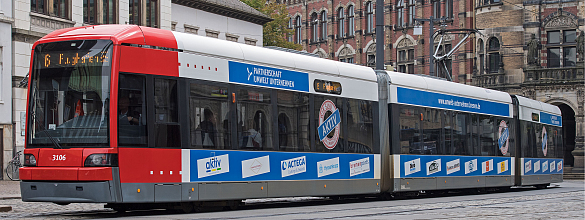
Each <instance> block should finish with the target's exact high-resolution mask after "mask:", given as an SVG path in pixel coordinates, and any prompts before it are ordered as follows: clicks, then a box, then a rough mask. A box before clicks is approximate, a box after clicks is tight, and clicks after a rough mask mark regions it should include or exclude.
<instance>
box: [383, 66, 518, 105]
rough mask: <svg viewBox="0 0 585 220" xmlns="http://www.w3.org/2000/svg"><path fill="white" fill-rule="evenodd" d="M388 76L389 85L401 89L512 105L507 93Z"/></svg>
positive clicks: (410, 76) (409, 76) (401, 75)
mask: <svg viewBox="0 0 585 220" xmlns="http://www.w3.org/2000/svg"><path fill="white" fill-rule="evenodd" d="M386 72H387V73H388V76H390V83H391V84H393V85H399V86H403V87H408V88H413V89H419V90H424V91H433V92H438V93H445V94H450V95H455V96H464V97H469V98H476V99H483V100H490V101H496V102H503V103H512V98H511V97H510V95H509V94H508V93H505V92H502V91H497V90H492V89H485V88H481V87H476V86H470V85H465V84H461V83H456V82H451V81H446V80H441V79H434V78H431V77H423V76H419V75H414V74H405V73H399V72H392V71H386Z"/></svg>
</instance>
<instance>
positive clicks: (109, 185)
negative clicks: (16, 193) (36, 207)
mask: <svg viewBox="0 0 585 220" xmlns="http://www.w3.org/2000/svg"><path fill="white" fill-rule="evenodd" d="M112 189H113V182H112V181H100V182H36V181H22V182H20V192H21V194H22V201H24V202H54V203H57V204H68V203H108V202H114V196H113V195H114V194H113V190H112Z"/></svg>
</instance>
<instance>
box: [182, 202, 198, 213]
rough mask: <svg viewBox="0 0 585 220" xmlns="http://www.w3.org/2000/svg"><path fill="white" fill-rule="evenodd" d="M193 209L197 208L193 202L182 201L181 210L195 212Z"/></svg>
mask: <svg viewBox="0 0 585 220" xmlns="http://www.w3.org/2000/svg"><path fill="white" fill-rule="evenodd" d="M193 210H195V208H194V207H193V203H190V202H182V203H181V211H183V212H184V213H191V212H193Z"/></svg>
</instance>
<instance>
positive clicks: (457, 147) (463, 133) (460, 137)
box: [453, 112, 473, 156]
mask: <svg viewBox="0 0 585 220" xmlns="http://www.w3.org/2000/svg"><path fill="white" fill-rule="evenodd" d="M470 124H471V123H470V122H469V119H468V114H467V113H461V112H453V148H454V149H453V152H454V153H453V154H454V155H467V156H471V155H472V154H473V148H472V147H471V146H470V145H469V142H468V141H469V140H468V139H469V138H470V133H471V131H470V126H469V125H470Z"/></svg>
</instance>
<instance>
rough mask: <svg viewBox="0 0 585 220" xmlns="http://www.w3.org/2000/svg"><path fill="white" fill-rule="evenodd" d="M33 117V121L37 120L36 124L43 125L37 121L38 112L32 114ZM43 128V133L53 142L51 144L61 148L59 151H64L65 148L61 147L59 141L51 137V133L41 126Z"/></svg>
mask: <svg viewBox="0 0 585 220" xmlns="http://www.w3.org/2000/svg"><path fill="white" fill-rule="evenodd" d="M32 116H33V119H34V120H35V123H37V124H39V125H41V123H39V120H37V114H36V112H34V111H33V112H32ZM40 127H42V128H43V133H45V135H47V137H49V140H51V143H53V145H55V148H59V149H63V147H61V145H60V144H59V142H57V140H55V138H53V136H51V134H49V132H47V128H45V126H44V125H43V126H40Z"/></svg>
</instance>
